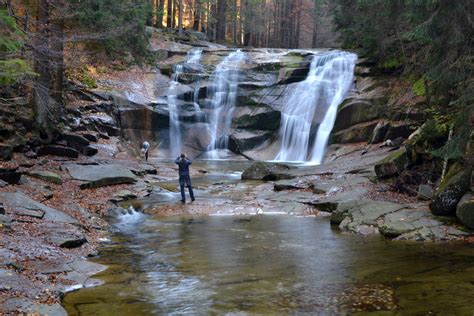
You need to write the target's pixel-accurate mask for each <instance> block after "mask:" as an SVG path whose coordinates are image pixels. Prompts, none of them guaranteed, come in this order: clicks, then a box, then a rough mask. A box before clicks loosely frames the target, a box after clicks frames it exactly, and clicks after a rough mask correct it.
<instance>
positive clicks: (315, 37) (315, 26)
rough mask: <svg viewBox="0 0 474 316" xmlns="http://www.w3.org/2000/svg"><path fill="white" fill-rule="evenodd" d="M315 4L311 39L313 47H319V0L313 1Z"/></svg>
mask: <svg viewBox="0 0 474 316" xmlns="http://www.w3.org/2000/svg"><path fill="white" fill-rule="evenodd" d="M313 5H314V13H313V14H314V17H313V37H312V40H311V47H313V48H315V47H317V41H318V3H317V0H314V1H313Z"/></svg>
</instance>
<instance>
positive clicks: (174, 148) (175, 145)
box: [167, 48, 202, 157]
mask: <svg viewBox="0 0 474 316" xmlns="http://www.w3.org/2000/svg"><path fill="white" fill-rule="evenodd" d="M201 56H202V49H200V48H196V49H191V50H190V51H189V52H188V53H187V56H186V61H185V63H184V64H188V65H193V64H194V65H199V60H200V59H201ZM199 66H200V65H199ZM184 70H185V67H184V65H183V64H177V65H176V66H175V69H174V73H173V74H172V76H171V82H170V87H169V90H168V96H167V100H168V110H169V117H170V132H169V139H170V155H171V157H176V156H178V155H179V154H180V153H181V149H182V143H183V142H182V139H181V124H180V122H179V113H178V91H177V88H178V86H179V76H180V75H181V74H182V73H183V72H184ZM194 107H195V110H196V113H200V112H201V109H200V108H199V105H198V104H197V103H195V104H194Z"/></svg>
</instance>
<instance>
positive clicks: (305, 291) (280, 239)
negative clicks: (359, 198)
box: [63, 161, 474, 315]
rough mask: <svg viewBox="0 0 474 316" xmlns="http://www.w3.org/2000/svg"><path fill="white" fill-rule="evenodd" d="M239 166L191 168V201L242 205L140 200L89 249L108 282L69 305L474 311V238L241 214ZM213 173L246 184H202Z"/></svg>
mask: <svg viewBox="0 0 474 316" xmlns="http://www.w3.org/2000/svg"><path fill="white" fill-rule="evenodd" d="M246 165H247V163H245V162H228V161H227V162H226V161H223V162H201V163H198V164H197V166H196V167H197V168H204V167H206V168H207V170H211V172H209V174H208V175H206V174H204V175H201V176H199V177H196V179H195V180H196V181H195V185H196V187H197V188H198V189H197V190H196V193H197V196H198V200H197V201H196V202H200V203H202V204H201V206H202V207H206V205H209V207H211V206H212V205H213V204H214V203H215V204H219V203H222V201H223V200H224V201H227V202H228V203H227V204H231V205H235V207H239V208H240V209H241V211H239V212H236V213H234V214H233V215H223V214H227V213H226V212H223V213H221V214H214V215H208V216H201V215H181V216H171V217H163V216H157V215H156V212H147V209H152V208H154V209H155V210H156V209H159V208H166V207H169V206H170V205H174V204H176V203H177V201H179V197H178V195H177V193H168V194H167V195H166V194H164V193H161V197H160V194H155V195H153V196H151V197H150V198H147V199H143V201H142V202H143V205H144V211H145V213H132V214H129V215H123V216H120V217H118V218H115V219H113V220H112V226H113V227H114V230H113V233H112V234H111V236H110V241H109V242H107V243H104V245H103V247H102V249H101V251H100V256H98V257H97V258H95V259H93V260H94V261H96V262H98V263H101V264H105V265H107V266H109V268H108V269H107V270H106V271H104V272H102V273H100V274H98V275H97V276H96V278H98V279H101V280H103V281H104V282H105V283H104V285H102V286H98V287H95V288H86V289H81V290H79V291H76V292H72V293H69V294H68V295H67V296H66V297H65V299H64V301H63V304H64V306H65V308H66V309H67V311H68V313H69V314H70V315H94V314H97V315H146V314H149V315H163V314H171V315H173V314H175V315H181V314H191V315H209V314H214V315H222V314H227V315H248V314H251V315H254V314H258V315H262V314H264V315H276V314H279V315H281V314H283V315H284V314H312V315H314V314H318V313H320V314H324V315H327V314H336V315H341V314H343V315H344V314H357V313H358V312H359V313H361V314H365V313H376V312H382V311H384V314H383V315H403V314H410V315H414V314H416V315H427V314H443V315H445V314H451V315H454V314H456V315H472V313H473V310H474V308H473V305H472V302H473V301H474V277H473V276H474V265H473V263H474V248H473V247H472V246H470V245H466V244H463V243H432V244H426V243H406V242H393V241H390V240H387V239H386V238H383V237H381V236H379V235H376V236H359V235H352V234H345V233H341V232H340V231H339V230H338V229H336V228H333V227H331V225H330V224H329V218H328V217H326V216H317V217H315V216H296V215H289V214H277V213H275V212H269V213H265V212H264V214H261V215H255V214H254V213H253V214H244V213H245V210H243V211H242V209H243V208H244V206H243V205H245V203H243V202H244V200H243V199H242V197H243V196H246V193H245V190H244V189H242V188H244V187H245V186H247V187H251V186H252V185H253V184H251V183H243V182H241V181H240V180H239V177H238V173H237V172H238V170H239V169H242V168H244V167H245V166H246ZM224 171H227V172H224ZM219 172H222V173H219ZM216 177H217V178H221V180H222V182H220V183H219V185H221V186H222V185H228V186H231V185H234V186H236V187H238V188H240V189H239V190H240V191H241V192H242V194H241V195H232V194H230V195H229V196H226V195H222V194H218V193H217V191H216V190H214V189H210V188H209V187H206V186H205V184H210V183H215V181H216ZM221 193H222V192H221ZM166 196H167V197H168V198H165V197H166ZM158 197H160V198H158ZM200 200H201V201H200ZM183 207H184V209H185V208H186V207H187V206H183ZM146 213H149V214H146ZM214 213H216V212H214ZM239 213H240V214H239Z"/></svg>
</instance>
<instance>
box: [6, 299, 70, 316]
mask: <svg viewBox="0 0 474 316" xmlns="http://www.w3.org/2000/svg"><path fill="white" fill-rule="evenodd" d="M1 308H2V310H3V311H5V312H7V313H8V312H10V311H11V312H13V311H15V312H17V311H19V312H20V314H23V313H24V314H28V315H54V316H62V315H64V316H66V315H67V312H66V310H65V309H64V308H63V307H62V306H61V305H60V304H53V305H47V304H39V303H35V302H34V301H33V300H29V299H26V298H11V299H8V300H7V301H6V302H4V303H2V306H1Z"/></svg>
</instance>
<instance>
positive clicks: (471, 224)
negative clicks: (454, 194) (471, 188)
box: [456, 192, 474, 229]
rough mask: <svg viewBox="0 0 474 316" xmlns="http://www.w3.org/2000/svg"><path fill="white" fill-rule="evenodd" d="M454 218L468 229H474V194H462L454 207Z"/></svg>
mask: <svg viewBox="0 0 474 316" xmlns="http://www.w3.org/2000/svg"><path fill="white" fill-rule="evenodd" d="M456 216H457V218H458V219H459V220H460V221H461V223H463V224H464V226H466V227H467V228H469V229H474V194H473V193H472V192H470V193H466V194H464V196H463V197H462V198H461V200H460V201H459V203H458V205H457V207H456Z"/></svg>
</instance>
